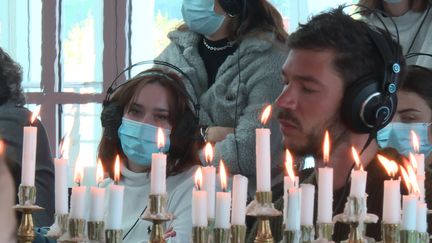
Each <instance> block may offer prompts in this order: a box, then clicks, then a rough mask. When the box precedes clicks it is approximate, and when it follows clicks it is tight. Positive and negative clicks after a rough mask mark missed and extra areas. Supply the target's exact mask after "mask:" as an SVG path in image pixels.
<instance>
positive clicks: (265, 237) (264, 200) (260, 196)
mask: <svg viewBox="0 0 432 243" xmlns="http://www.w3.org/2000/svg"><path fill="white" fill-rule="evenodd" d="M246 214H247V215H248V216H254V217H257V218H258V230H257V235H256V236H255V241H254V242H255V243H272V242H274V239H273V235H272V232H271V229H270V217H276V216H280V215H282V213H281V212H280V211H279V210H277V209H275V208H274V205H273V203H272V192H271V191H269V192H256V194H255V200H253V201H252V202H251V203H249V205H248V206H247V208H246Z"/></svg>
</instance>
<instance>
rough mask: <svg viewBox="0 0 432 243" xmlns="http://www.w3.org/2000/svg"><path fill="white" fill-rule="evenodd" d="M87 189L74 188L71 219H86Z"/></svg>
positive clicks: (81, 187)
mask: <svg viewBox="0 0 432 243" xmlns="http://www.w3.org/2000/svg"><path fill="white" fill-rule="evenodd" d="M86 193H87V187H85V186H74V187H73V188H72V195H71V209H70V216H69V217H70V218H72V219H85V218H86V217H85V202H86Z"/></svg>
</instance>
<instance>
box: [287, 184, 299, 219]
mask: <svg viewBox="0 0 432 243" xmlns="http://www.w3.org/2000/svg"><path fill="white" fill-rule="evenodd" d="M298 184H299V178H298V176H296V177H295V179H294V180H291V178H290V177H289V176H284V210H283V212H284V216H283V222H284V223H285V224H286V216H287V213H288V190H289V189H290V188H293V187H295V186H296V185H298Z"/></svg>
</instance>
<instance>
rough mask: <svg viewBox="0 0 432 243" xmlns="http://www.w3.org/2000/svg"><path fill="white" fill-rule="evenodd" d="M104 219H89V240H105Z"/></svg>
mask: <svg viewBox="0 0 432 243" xmlns="http://www.w3.org/2000/svg"><path fill="white" fill-rule="evenodd" d="M104 228H105V222H104V221H89V222H87V234H88V238H89V240H92V241H98V242H103V240H104V230H105V229H104Z"/></svg>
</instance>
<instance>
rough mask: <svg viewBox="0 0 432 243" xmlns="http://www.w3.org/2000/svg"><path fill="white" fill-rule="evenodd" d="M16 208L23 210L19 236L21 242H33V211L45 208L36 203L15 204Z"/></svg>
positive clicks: (19, 210)
mask: <svg viewBox="0 0 432 243" xmlns="http://www.w3.org/2000/svg"><path fill="white" fill-rule="evenodd" d="M14 209H15V210H16V211H18V212H21V213H22V215H21V223H20V226H19V227H18V231H17V238H18V242H19V243H31V242H33V240H34V239H35V233H34V231H33V227H34V225H33V216H32V213H33V212H36V211H39V210H43V208H42V207H39V206H36V205H15V206H14Z"/></svg>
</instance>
